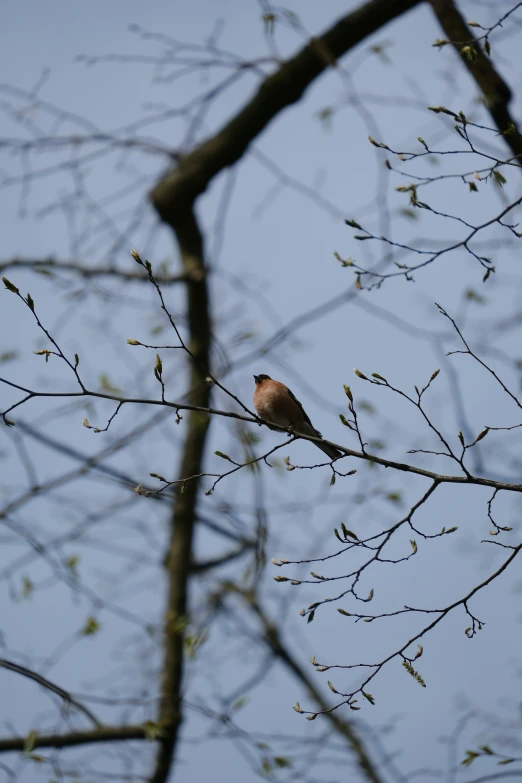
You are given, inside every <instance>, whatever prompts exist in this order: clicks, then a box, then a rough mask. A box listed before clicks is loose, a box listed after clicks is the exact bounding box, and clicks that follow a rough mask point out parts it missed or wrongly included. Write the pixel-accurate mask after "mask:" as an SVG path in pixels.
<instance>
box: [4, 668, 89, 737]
mask: <svg viewBox="0 0 522 783" xmlns="http://www.w3.org/2000/svg"><path fill="white" fill-rule="evenodd" d="M0 669H9V671H11V672H15V673H16V674H20V675H21V676H22V677H27V678H28V679H30V680H33V681H34V682H37V683H38V685H41V686H42V688H46V689H47V690H49V691H51V692H52V693H55V694H56V695H57V696H59V697H60V698H61V699H63V701H64V702H65V704H67V705H70V706H71V707H74V708H75V709H77V710H79V711H80V712H83V714H84V715H85V716H86V717H87V718H88V719H89V720H90V721H92V723H94V725H95V726H97V727H98V728H101V724H100V722H99V720H98V719H97V718H96V717H95V716H94V715H93V714H92V712H91V711H90V710H89V709H87V707H85V706H84V705H83V704H80V702H78V701H76V699H73V697H72V696H71V694H70V693H68V692H67V691H65V690H64V689H63V688H60V686H59V685H56V684H55V683H54V682H51V681H50V680H47V679H46V678H45V677H42V675H41V674H37V672H33V671H31V669H27V668H26V667H25V666H20V664H18V663H14V662H13V661H8V660H6V659H5V658H0Z"/></svg>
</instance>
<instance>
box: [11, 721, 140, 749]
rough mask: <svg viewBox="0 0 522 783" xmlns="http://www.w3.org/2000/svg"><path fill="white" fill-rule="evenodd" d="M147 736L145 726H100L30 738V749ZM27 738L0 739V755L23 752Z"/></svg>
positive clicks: (63, 746) (36, 734) (37, 735)
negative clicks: (14, 751) (90, 729)
mask: <svg viewBox="0 0 522 783" xmlns="http://www.w3.org/2000/svg"><path fill="white" fill-rule="evenodd" d="M146 736H147V731H146V726H102V727H100V728H99V729H93V730H92V731H71V732H70V733H68V734H38V733H35V735H34V740H33V737H32V738H31V747H32V748H68V747H71V746H72V745H86V744H88V743H90V742H118V741H120V740H142V739H145V737H146ZM26 747H27V737H8V738H6V739H0V753H7V752H8V751H12V750H25V748H26Z"/></svg>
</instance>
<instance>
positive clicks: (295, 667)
mask: <svg viewBox="0 0 522 783" xmlns="http://www.w3.org/2000/svg"><path fill="white" fill-rule="evenodd" d="M237 593H238V595H240V596H241V597H242V598H244V599H245V601H246V602H247V603H248V605H249V606H250V608H251V609H252V610H253V612H254V613H255V615H256V616H257V617H258V619H259V620H260V622H261V625H262V628H263V636H262V638H263V641H264V643H265V644H266V645H267V646H268V647H269V648H270V649H271V650H272V652H273V653H274V655H275V656H276V657H277V658H278V659H279V660H280V661H281V663H283V664H284V665H285V666H286V667H287V669H289V670H290V671H291V672H292V674H293V675H294V677H296V679H297V680H299V682H300V683H301V684H302V685H304V687H305V688H306V690H307V691H308V693H309V695H310V696H311V698H312V699H313V700H314V701H315V702H316V704H317V705H318V706H319V708H320V711H321V712H323V713H324V714H325V717H326V718H328V720H329V721H330V723H331V724H332V726H333V727H334V728H335V730H336V731H337V732H338V733H339V734H340V735H341V736H342V737H344V738H345V739H346V740H347V741H348V744H349V746H350V748H351V749H352V751H353V753H354V754H355V756H356V758H357V762H358V764H359V767H360V769H361V771H362V772H363V774H364V777H365V778H366V780H369V781H371V782H372V783H381V780H382V779H381V777H380V775H379V774H378V772H377V770H376V769H375V766H374V764H373V762H372V760H371V758H370V756H369V754H368V751H367V750H366V748H365V746H364V743H363V741H362V740H361V738H360V737H359V736H358V734H357V731H356V729H355V728H354V727H353V725H352V724H351V723H349V722H348V721H346V720H344V719H343V718H340V717H339V716H338V715H336V714H335V713H334V712H328V709H329V705H328V703H327V702H326V700H325V698H324V696H323V695H322V693H321V691H320V690H319V688H317V687H316V686H315V685H314V683H313V681H312V679H311V678H310V677H309V676H308V675H307V674H306V672H305V671H304V669H302V668H301V666H299V664H298V663H297V661H296V660H295V659H294V657H293V655H292V654H291V652H290V651H289V650H288V648H287V647H286V646H285V644H284V642H283V640H282V638H281V635H280V633H279V631H278V628H277V625H276V624H275V623H273V622H272V621H271V620H270V618H269V617H268V616H267V615H266V613H265V612H264V610H263V608H262V607H261V605H260V604H259V602H258V601H257V599H256V598H255V597H254V596H253V595H252V594H250V593H248V594H245V593H242V592H241V591H240V590H237Z"/></svg>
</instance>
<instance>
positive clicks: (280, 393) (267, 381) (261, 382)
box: [254, 374, 343, 460]
mask: <svg viewBox="0 0 522 783" xmlns="http://www.w3.org/2000/svg"><path fill="white" fill-rule="evenodd" d="M254 381H255V383H256V388H255V390H254V408H255V409H256V411H257V413H258V414H259V416H260V417H261V418H262V419H264V420H265V421H267V422H269V421H271V422H273V423H274V424H279V426H280V427H291V428H292V430H294V431H295V434H296V435H299V434H300V433H301V434H302V435H313V436H315V437H316V438H322V437H323V436H322V435H321V433H320V432H319V431H318V430H316V429H315V427H314V426H313V424H312V422H311V421H310V418H309V417H308V415H307V413H306V411H305V409H304V408H303V406H302V405H301V403H300V402H299V400H298V399H297V397H296V396H295V394H292V392H291V391H290V389H289V388H288V386H285V385H284V383H281V382H280V381H275V380H274V379H273V378H271V377H270V376H269V375H264V374H263V375H254ZM269 426H270V425H269ZM271 429H274V428H273V427H271ZM311 443H313V444H314V446H317V448H319V449H321V451H323V452H324V453H325V454H327V455H328V457H329V458H330V459H331V460H334V459H337V458H338V457H342V456H343V452H342V451H339V449H336V448H335V447H334V446H330V445H329V444H328V443H321V442H319V441H311Z"/></svg>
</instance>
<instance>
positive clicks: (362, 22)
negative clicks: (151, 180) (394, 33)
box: [151, 0, 420, 224]
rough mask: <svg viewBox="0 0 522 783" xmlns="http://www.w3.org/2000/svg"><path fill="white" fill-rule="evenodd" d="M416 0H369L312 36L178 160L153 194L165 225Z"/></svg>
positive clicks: (417, 2)
mask: <svg viewBox="0 0 522 783" xmlns="http://www.w3.org/2000/svg"><path fill="white" fill-rule="evenodd" d="M419 2H420V0H370V2H368V3H366V4H365V5H362V6H360V7H359V8H357V9H356V10H355V11H352V12H351V13H349V14H347V15H346V16H344V17H342V18H341V19H339V20H338V22H336V24H334V25H333V26H332V27H331V28H330V29H329V30H327V31H326V32H325V33H324V34H323V35H322V36H321V37H319V38H312V39H311V40H310V41H309V43H308V44H307V45H306V46H305V47H303V49H301V51H300V52H298V54H297V55H295V57H292V58H291V59H290V60H287V61H286V62H284V63H283V64H282V65H281V67H280V68H279V69H278V70H277V71H276V72H275V73H273V74H271V75H270V76H268V77H267V78H266V79H265V80H264V81H263V82H262V84H261V86H260V87H259V90H258V91H257V93H256V95H255V96H254V97H253V98H252V99H251V100H250V101H248V103H247V104H246V105H245V106H244V107H243V109H242V110H241V111H239V112H238V113H237V114H236V116H235V117H234V118H233V119H232V120H230V121H229V122H228V123H227V124H226V125H225V126H224V127H223V128H222V129H221V130H220V131H218V132H217V133H216V134H215V135H214V136H213V137H211V138H210V139H208V140H207V141H205V142H203V143H202V144H201V145H199V146H198V147H196V149H194V150H193V151H192V152H191V153H189V154H188V155H185V156H184V157H182V158H181V160H180V163H179V165H178V166H177V167H176V168H174V169H173V170H172V171H170V172H169V173H167V174H166V176H165V177H163V179H162V180H161V181H160V182H159V183H158V184H157V185H156V187H155V188H154V190H153V191H152V193H151V199H152V202H153V204H154V206H155V207H156V209H157V211H158V212H159V214H160V215H161V217H162V218H163V219H164V220H165V221H166V222H167V223H169V224H171V223H172V221H173V220H175V215H176V212H177V211H178V210H179V209H183V208H186V207H187V205H188V204H192V203H194V201H195V200H196V198H197V197H198V196H199V195H200V194H201V193H203V192H204V191H205V190H206V188H207V186H208V185H209V183H210V182H211V180H212V179H213V178H214V177H215V176H216V175H217V174H218V173H219V172H220V171H221V170H222V169H224V168H226V167H228V166H231V165H232V164H234V163H236V162H237V161H238V160H239V159H240V158H241V157H242V155H243V154H244V152H245V151H246V150H247V148H248V146H249V145H250V143H251V142H252V141H253V140H254V139H255V138H256V137H257V136H258V135H259V134H260V133H261V132H262V131H263V130H264V129H265V128H266V126H267V125H268V124H269V123H270V122H271V120H273V119H274V117H276V116H277V115H278V114H279V112H281V111H282V110H283V109H285V108H286V107H287V106H291V105H292V104H293V103H296V102H297V101H299V100H300V98H301V97H302V95H303V93H304V92H305V90H306V89H307V88H308V87H309V86H310V84H311V83H312V82H313V81H314V79H316V78H317V77H318V76H320V75H321V73H323V71H324V70H325V69H326V68H327V67H329V66H331V67H335V65H336V60H337V59H338V58H340V57H342V56H343V55H344V54H346V52H348V51H349V50H350V49H352V48H353V47H355V46H356V45H357V44H358V43H360V42H361V41H363V40H364V39H365V38H366V37H368V36H369V35H371V34H372V33H375V32H376V31H377V30H380V28H381V27H383V26H384V25H386V24H387V23H388V22H390V21H391V20H392V19H395V18H396V17H397V16H400V15H401V14H403V13H404V12H406V11H409V10H410V9H411V8H414V7H415V6H416V5H418V4H419Z"/></svg>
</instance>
